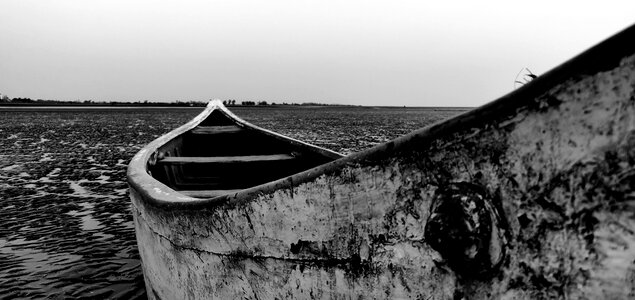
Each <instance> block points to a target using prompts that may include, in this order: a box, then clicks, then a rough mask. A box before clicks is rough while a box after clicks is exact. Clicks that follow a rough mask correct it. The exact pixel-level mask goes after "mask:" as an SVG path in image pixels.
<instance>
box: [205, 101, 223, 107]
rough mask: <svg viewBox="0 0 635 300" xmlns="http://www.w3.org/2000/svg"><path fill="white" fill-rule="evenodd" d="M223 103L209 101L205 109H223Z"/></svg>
mask: <svg viewBox="0 0 635 300" xmlns="http://www.w3.org/2000/svg"><path fill="white" fill-rule="evenodd" d="M223 106H224V105H223V101H221V100H220V99H214V100H209V102H208V103H207V107H223Z"/></svg>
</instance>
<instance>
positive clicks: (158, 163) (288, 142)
mask: <svg viewBox="0 0 635 300" xmlns="http://www.w3.org/2000/svg"><path fill="white" fill-rule="evenodd" d="M340 157H341V155H339V154H337V153H335V152H331V151H328V150H325V149H321V148H318V147H315V146H311V145H308V144H304V143H302V142H299V141H295V140H292V139H289V138H286V137H284V136H280V135H277V134H275V133H272V132H268V131H265V130H262V129H259V128H257V127H253V126H251V125H249V124H248V123H246V122H245V123H243V122H241V121H237V120H235V119H234V118H233V117H231V116H228V115H227V114H226V113H225V112H224V111H222V110H219V109H215V110H213V111H212V112H211V113H210V115H209V116H208V117H207V118H206V119H205V120H203V121H202V122H201V123H199V124H198V125H197V126H196V127H194V128H193V129H191V130H189V131H187V132H185V133H184V134H181V135H179V136H177V137H175V138H174V139H172V140H170V141H169V142H167V143H165V144H164V145H163V146H161V147H160V148H159V149H158V151H157V155H156V157H155V158H156V159H153V160H152V161H151V162H149V163H148V171H149V173H150V175H151V176H153V177H154V178H155V179H157V180H159V181H160V182H162V183H163V184H165V185H167V186H169V187H170V188H172V189H174V190H176V191H178V192H180V193H181V194H184V195H187V196H190V197H195V198H214V197H218V196H221V195H225V194H230V193H234V192H237V191H240V190H242V189H246V188H250V187H253V186H257V185H260V184H263V183H267V182H270V181H274V180H277V179H280V178H284V177H287V176H289V175H293V174H295V173H298V172H301V171H304V170H307V169H310V168H313V167H315V166H318V165H321V164H324V163H327V162H330V161H332V160H335V159H338V158H340Z"/></svg>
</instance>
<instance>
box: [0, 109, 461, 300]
mask: <svg viewBox="0 0 635 300" xmlns="http://www.w3.org/2000/svg"><path fill="white" fill-rule="evenodd" d="M202 109H203V108H144V107H141V108H110V107H107V108H99V107H89V108H75V107H73V108H60V107H56V108H34V107H31V108H16V107H12V108H3V107H0V286H2V287H3V288H2V290H1V291H0V298H5V297H6V298H13V297H28V298H36V297H50V298H60V297H72V298H76V297H90V298H106V297H108V298H112V299H135V298H139V299H142V298H145V296H146V295H145V289H144V282H143V275H142V273H141V269H140V262H139V255H138V252H137V245H136V239H135V233H134V226H133V224H132V215H131V214H130V211H129V207H130V202H129V198H128V195H127V193H128V187H127V183H126V167H127V164H128V161H129V160H130V158H131V157H132V156H133V155H134V154H135V153H136V152H137V151H138V150H139V149H140V148H142V147H143V146H144V145H145V144H147V143H148V142H150V141H151V140H153V139H154V138H156V137H158V136H160V135H162V134H164V133H166V132H168V131H170V130H171V129H173V128H176V127H178V126H180V125H181V124H183V123H185V122H187V121H188V120H190V119H191V118H193V117H194V116H195V115H197V114H198V113H199V112H200V111H201V110H202ZM230 110H232V112H234V113H235V114H237V115H238V116H240V117H241V118H243V119H245V120H247V121H248V122H251V123H253V124H255V125H258V126H260V127H263V128H266V129H269V130H273V131H275V132H278V133H281V134H284V135H287V136H290V137H292V138H295V139H300V140H303V141H306V142H309V143H312V144H315V145H317V146H321V147H325V148H328V149H331V150H334V151H337V152H340V153H342V154H350V153H352V152H356V151H360V150H363V149H366V148H369V147H372V146H373V145H376V144H378V143H382V142H385V141H388V140H391V139H393V138H395V137H397V136H400V135H402V134H405V133H408V132H410V131H412V130H414V129H417V128H420V127H424V126H426V125H430V124H432V123H434V122H437V121H440V120H442V119H445V118H448V117H451V116H454V115H456V114H459V113H461V112H463V111H465V109H448V108H370V107H302V106H297V107H296V106H284V107H283V106H281V107H231V108H230Z"/></svg>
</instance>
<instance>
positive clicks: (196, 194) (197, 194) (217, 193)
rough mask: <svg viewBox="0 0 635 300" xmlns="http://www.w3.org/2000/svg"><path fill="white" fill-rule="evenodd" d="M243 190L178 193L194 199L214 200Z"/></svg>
mask: <svg viewBox="0 0 635 300" xmlns="http://www.w3.org/2000/svg"><path fill="white" fill-rule="evenodd" d="M240 190H241V189H235V190H198V191H197V190H194V191H191V190H190V191H178V192H179V193H181V194H183V195H186V196H190V197H194V198H214V197H218V196H222V195H226V194H232V193H236V192H238V191H240Z"/></svg>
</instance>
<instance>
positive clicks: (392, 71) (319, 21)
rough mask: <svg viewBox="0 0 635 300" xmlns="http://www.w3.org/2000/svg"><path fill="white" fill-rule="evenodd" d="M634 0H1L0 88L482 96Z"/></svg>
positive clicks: (91, 93) (563, 53) (550, 63)
mask: <svg viewBox="0 0 635 300" xmlns="http://www.w3.org/2000/svg"><path fill="white" fill-rule="evenodd" d="M634 12H635V1H633V0H627V1H609V0H604V1H554V0H549V1H535V0H532V1H420V0H419V1H393V0H391V1H344V0H342V1H326V0H321V1H302V0H289V1H286V0H267V1H240V0H226V1H183V0H181V1H132V0H126V1H113V0H107V1H102V0H56V1H45V0H37V1H31V0H0V93H2V94H6V95H8V96H9V97H30V98H33V99H37V98H42V99H61V100H77V99H81V100H85V99H93V100H97V101H111V100H114V101H137V100H145V99H147V100H151V101H174V100H207V99H211V98H219V99H236V100H238V101H241V100H265V101H269V102H272V101H275V102H282V101H287V102H309V101H311V102H323V103H345V104H361V105H399V106H401V105H408V106H478V105H482V104H484V103H486V102H489V101H492V100H494V99H496V98H498V97H500V96H502V95H504V94H506V93H508V92H510V91H511V90H513V88H514V80H515V77H516V75H517V74H518V72H519V71H520V70H521V69H522V68H524V67H527V68H529V69H530V70H531V71H533V72H534V73H536V74H538V75H539V74H541V73H544V72H546V71H548V70H549V69H551V68H553V67H555V66H557V65H558V64H560V63H562V62H564V61H565V60H566V59H569V58H571V57H572V56H574V55H576V54H578V53H580V52H581V51H583V50H585V49H587V48H588V47H590V46H593V45H594V44H596V43H598V42H600V41H601V40H603V39H605V38H607V37H609V36H611V35H613V34H615V33H617V32H618V31H620V30H622V29H624V28H625V27H628V26H630V25H632V24H633V23H634V22H635V14H634Z"/></svg>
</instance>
